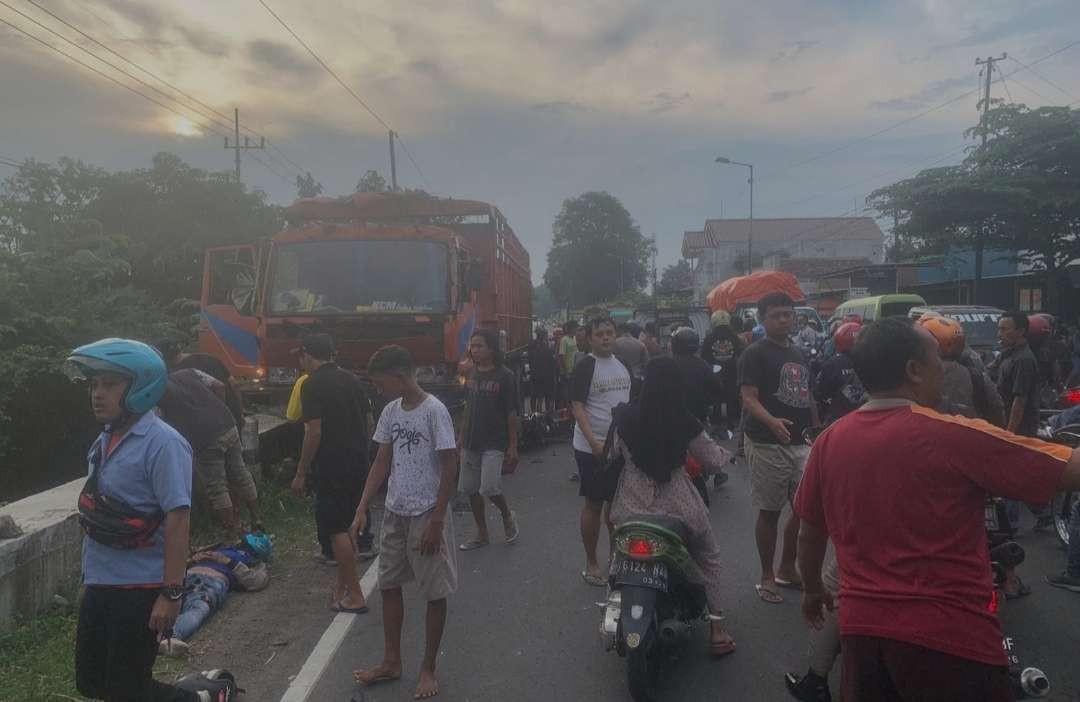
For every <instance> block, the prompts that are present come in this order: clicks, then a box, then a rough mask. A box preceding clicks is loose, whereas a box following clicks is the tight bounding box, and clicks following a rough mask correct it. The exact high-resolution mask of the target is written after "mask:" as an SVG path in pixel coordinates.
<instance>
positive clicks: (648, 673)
mask: <svg viewBox="0 0 1080 702" xmlns="http://www.w3.org/2000/svg"><path fill="white" fill-rule="evenodd" d="M659 680H660V642H659V639H658V637H657V635H656V625H655V624H653V625H652V626H650V627H649V630H648V631H647V632H645V636H644V638H643V640H642V642H641V645H640V646H638V647H637V648H632V649H628V652H627V656H626V681H627V683H628V684H629V687H630V696H631V697H632V698H633V699H634V702H656V700H657V696H656V687H657V684H658V683H659Z"/></svg>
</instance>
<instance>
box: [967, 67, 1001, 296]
mask: <svg viewBox="0 0 1080 702" xmlns="http://www.w3.org/2000/svg"><path fill="white" fill-rule="evenodd" d="M1008 57H1009V55H1008V54H1006V53H1005V52H1002V53H1001V56H998V57H997V58H995V57H993V56H987V57H986V58H985V59H980V58H976V59H975V65H976V66H986V68H985V69H983V70H984V71H985V72H986V82H985V83H984V92H983V99H982V100H981V101H980V104H981V106H982V115H981V116H980V118H979V122H980V127H981V129H980V130H979V131H980V132H982V146H983V147H985V146H986V139H987V137H988V136H989V134H990V125H989V123H987V121H986V117H987V113H988V112H989V111H990V83H991V82H992V80H993V75H994V64H995V63H997V62H998V61H1004V60H1005V59H1007V58H1008ZM985 248H986V228H985V227H980V228H979V235H978V238H977V239H976V240H975V275H974V280H972V281H971V303H972V304H975V305H977V304H979V287H980V283H981V282H982V276H983V253H984V249H985Z"/></svg>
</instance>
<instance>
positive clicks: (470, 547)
mask: <svg viewBox="0 0 1080 702" xmlns="http://www.w3.org/2000/svg"><path fill="white" fill-rule="evenodd" d="M488 543H489V542H488V541H481V540H480V539H469V540H468V541H466V542H465V543H463V544H460V545H459V546H458V548H459V549H460V550H462V551H475V550H476V549H478V548H484V547H485V546H487V545H488Z"/></svg>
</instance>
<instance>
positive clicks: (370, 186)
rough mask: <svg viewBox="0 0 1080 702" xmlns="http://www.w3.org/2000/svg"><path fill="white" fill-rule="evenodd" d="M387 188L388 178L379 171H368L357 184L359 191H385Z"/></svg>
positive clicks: (357, 190)
mask: <svg viewBox="0 0 1080 702" xmlns="http://www.w3.org/2000/svg"><path fill="white" fill-rule="evenodd" d="M386 190H387V188H386V179H385V178H383V177H382V176H381V175H379V172H378V171H367V172H366V173H364V175H363V177H361V178H360V182H358V183H357V184H356V192H358V193H385V192H386Z"/></svg>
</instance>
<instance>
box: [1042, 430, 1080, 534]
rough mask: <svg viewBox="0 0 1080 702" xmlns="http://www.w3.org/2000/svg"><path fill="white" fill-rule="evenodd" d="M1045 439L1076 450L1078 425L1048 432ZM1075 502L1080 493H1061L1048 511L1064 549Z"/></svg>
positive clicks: (1079, 439)
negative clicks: (1051, 515)
mask: <svg viewBox="0 0 1080 702" xmlns="http://www.w3.org/2000/svg"><path fill="white" fill-rule="evenodd" d="M1046 438H1047V440H1049V441H1053V442H1054V443H1058V444H1063V445H1065V446H1070V447H1072V448H1076V447H1077V446H1080V424H1069V425H1066V426H1063V427H1058V428H1057V429H1053V430H1048V436H1047V437H1046ZM1077 502H1080V493H1076V492H1061V493H1058V494H1057V495H1056V496H1055V497H1054V499H1053V501H1052V502H1051V503H1050V511H1051V513H1052V514H1053V516H1054V533H1056V534H1057V537H1058V541H1060V542H1061V544H1062V546H1064V547H1065V548H1068V547H1069V529H1070V525H1071V520H1072V515H1073V507H1074V505H1075V504H1076V503H1077Z"/></svg>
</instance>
